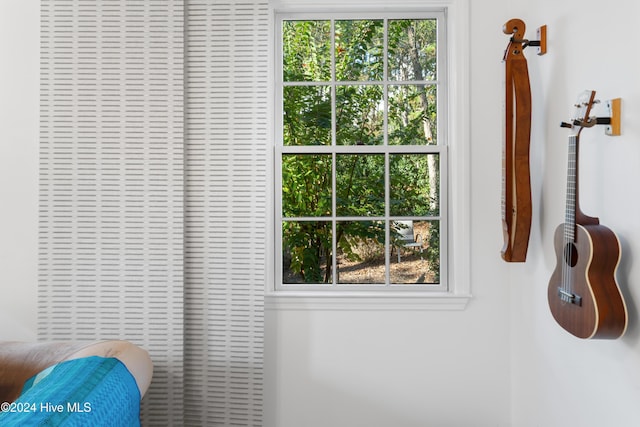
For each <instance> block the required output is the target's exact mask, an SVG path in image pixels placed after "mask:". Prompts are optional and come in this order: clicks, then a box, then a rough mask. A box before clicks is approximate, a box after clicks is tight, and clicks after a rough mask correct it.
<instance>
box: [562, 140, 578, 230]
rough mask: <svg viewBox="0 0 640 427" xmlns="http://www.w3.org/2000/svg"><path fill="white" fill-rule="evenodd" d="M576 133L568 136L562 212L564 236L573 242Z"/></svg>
mask: <svg viewBox="0 0 640 427" xmlns="http://www.w3.org/2000/svg"><path fill="white" fill-rule="evenodd" d="M579 139H580V137H579V136H578V135H571V136H569V155H568V160H567V198H566V207H565V214H564V238H565V241H567V242H573V241H574V240H575V236H576V234H575V233H576V212H577V210H578V141H579Z"/></svg>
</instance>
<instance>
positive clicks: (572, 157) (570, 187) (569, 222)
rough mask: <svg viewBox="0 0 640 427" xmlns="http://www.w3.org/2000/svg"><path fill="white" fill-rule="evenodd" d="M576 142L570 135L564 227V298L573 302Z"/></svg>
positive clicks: (573, 136) (574, 137)
mask: <svg viewBox="0 0 640 427" xmlns="http://www.w3.org/2000/svg"><path fill="white" fill-rule="evenodd" d="M576 144H577V137H576V136H575V135H571V136H570V137H569V158H568V166H567V205H566V213H565V229H564V252H565V262H564V264H563V267H564V270H565V272H564V278H563V284H562V288H563V291H564V292H565V294H564V296H563V299H564V300H565V301H567V302H571V301H570V299H571V297H570V296H571V295H573V292H572V291H573V289H572V273H573V269H572V267H571V264H572V262H573V241H574V240H575V239H574V237H575V236H574V233H575V231H574V230H575V209H576V206H575V205H576V162H577V159H576V151H577V150H576Z"/></svg>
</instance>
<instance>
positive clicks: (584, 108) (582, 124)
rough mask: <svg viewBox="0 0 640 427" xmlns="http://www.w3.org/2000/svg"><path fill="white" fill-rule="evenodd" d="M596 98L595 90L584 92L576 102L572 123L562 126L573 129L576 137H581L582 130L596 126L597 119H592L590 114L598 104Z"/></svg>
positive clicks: (563, 123)
mask: <svg viewBox="0 0 640 427" xmlns="http://www.w3.org/2000/svg"><path fill="white" fill-rule="evenodd" d="M595 98H596V91H595V90H585V91H584V92H582V93H581V94H580V95H579V96H578V99H577V100H576V103H575V105H574V107H575V109H574V112H573V117H572V119H571V122H570V123H565V122H562V124H561V125H560V126H562V127H566V128H571V129H572V130H573V131H574V134H575V135H576V136H579V135H580V132H582V129H584V128H590V127H592V126H594V125H595V124H596V122H597V119H596V118H595V117H590V116H589V114H591V109H592V108H593V104H596V103H597V102H598V101H597V100H596V99H595Z"/></svg>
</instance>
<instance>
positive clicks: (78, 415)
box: [0, 356, 140, 427]
mask: <svg viewBox="0 0 640 427" xmlns="http://www.w3.org/2000/svg"><path fill="white" fill-rule="evenodd" d="M0 426H2V427H14V426H15V427H18V426H19V427H26V426H51V427H54V426H64V427H75V426H78V427H80V426H91V427H101V426H105V427H107V426H108V427H133V426H136V427H138V426H140V391H139V390H138V386H137V384H136V381H135V379H134V378H133V376H132V375H131V373H130V372H129V370H128V369H127V368H126V366H124V364H123V363H122V362H120V361H119V360H118V359H115V358H104V357H98V356H91V357H84V358H80V359H73V360H67V361H65V362H61V363H58V364H57V365H54V366H52V367H51V368H49V369H46V370H44V371H42V372H40V373H39V374H37V375H36V376H34V377H32V378H31V379H29V380H28V381H27V382H26V383H25V386H24V389H23V391H22V394H21V395H20V397H19V398H18V399H17V400H16V401H15V402H13V403H11V404H4V405H3V407H2V411H1V412H0Z"/></svg>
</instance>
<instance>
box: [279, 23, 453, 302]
mask: <svg viewBox="0 0 640 427" xmlns="http://www.w3.org/2000/svg"><path fill="white" fill-rule="evenodd" d="M444 26H445V20H444V13H443V12H440V11H435V12H429V13H422V14H417V13H411V14H408V15H394V14H379V15H376V14H373V15H363V14H360V15H354V14H331V15H326V14H308V13H305V14H282V15H278V16H277V20H276V41H277V43H278V49H277V52H278V57H277V61H276V76H277V77H276V79H277V81H276V100H277V102H276V107H277V109H276V111H277V114H276V115H275V117H276V212H275V218H276V287H275V288H276V290H302V289H307V290H322V289H326V290H358V289H362V290H371V289H375V290H382V289H393V290H403V289H411V290H416V289H423V290H427V289H429V290H446V289H447V283H446V278H447V274H446V271H447V270H446V264H447V257H446V245H447V202H446V195H447V186H446V177H447V135H446V132H445V130H446V126H445V120H446V117H445V110H446V109H445V105H446V100H447V87H446V81H445V78H446V71H445V67H446V61H445V55H444V52H445V51H446V49H445V47H444V40H445V37H444V34H445V29H444Z"/></svg>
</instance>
